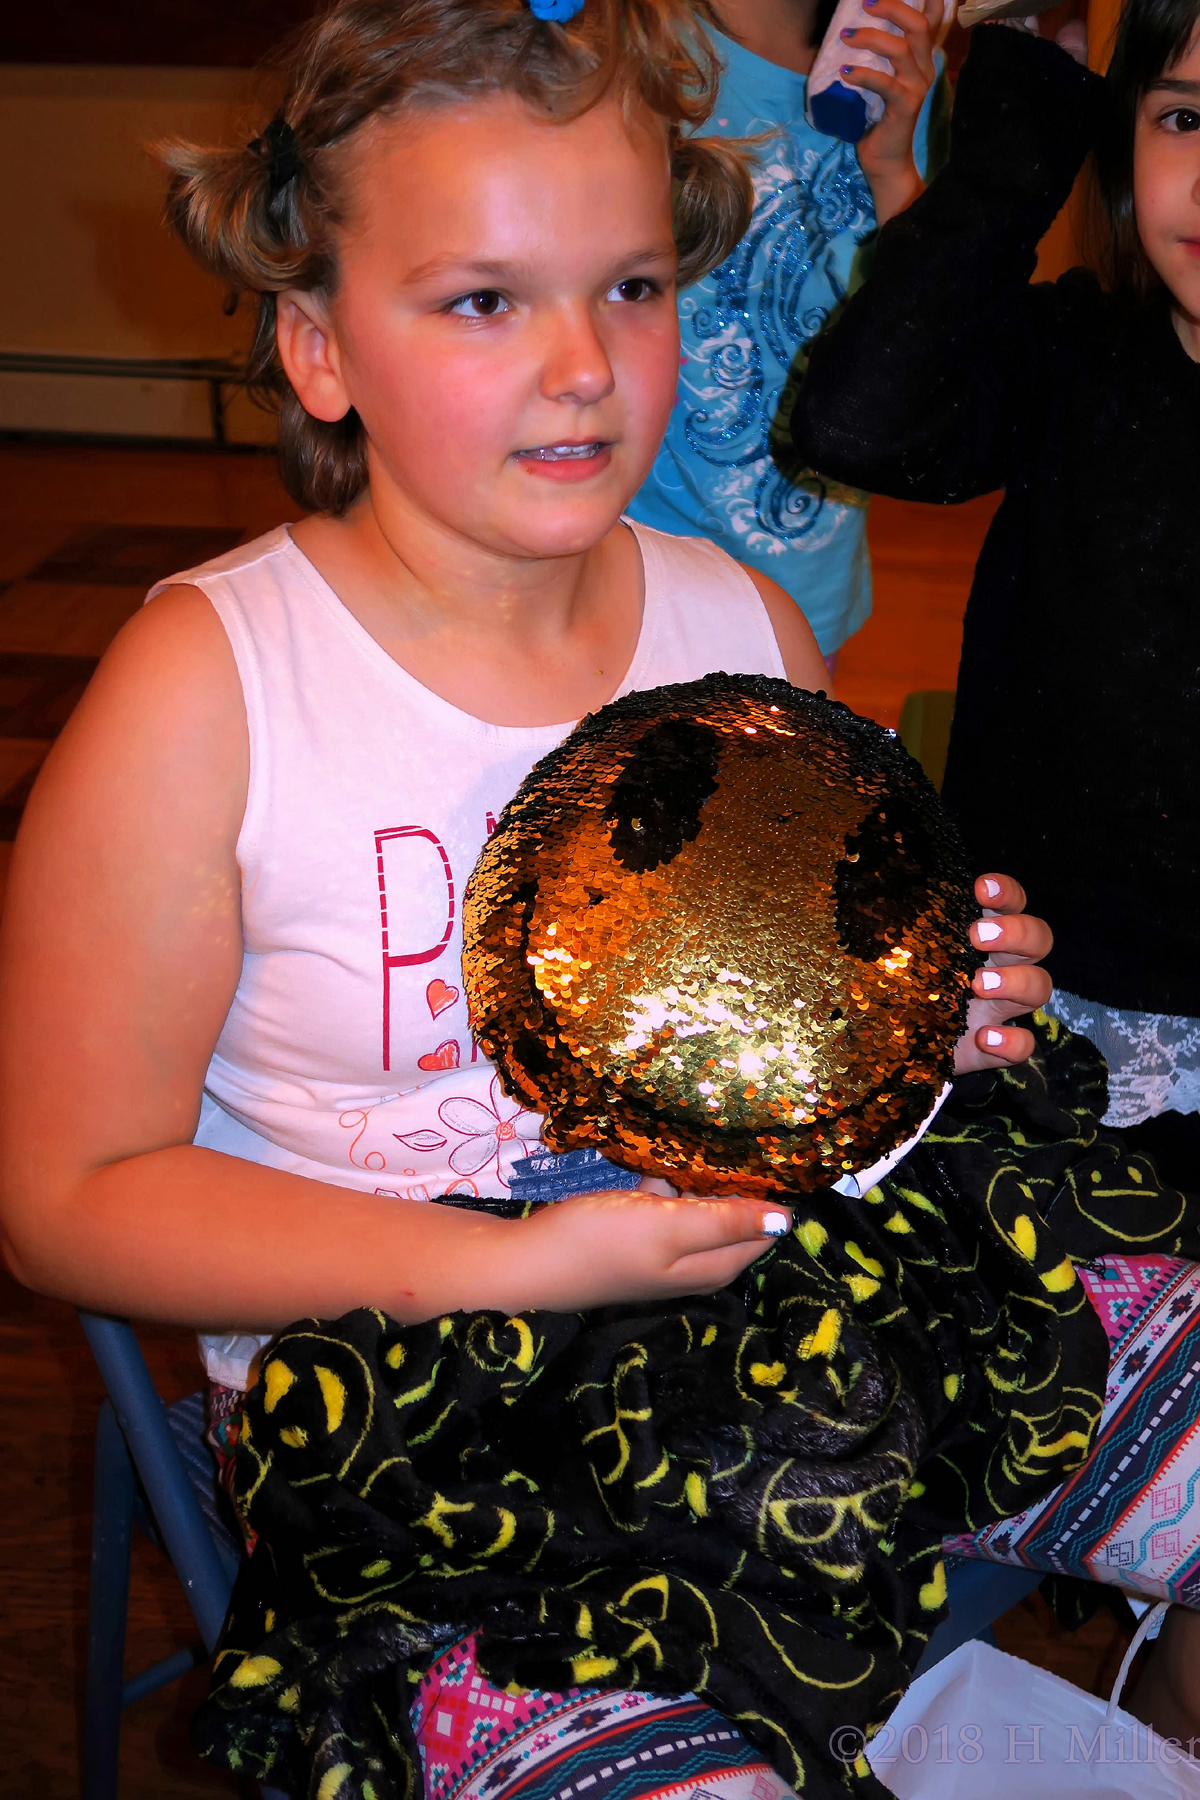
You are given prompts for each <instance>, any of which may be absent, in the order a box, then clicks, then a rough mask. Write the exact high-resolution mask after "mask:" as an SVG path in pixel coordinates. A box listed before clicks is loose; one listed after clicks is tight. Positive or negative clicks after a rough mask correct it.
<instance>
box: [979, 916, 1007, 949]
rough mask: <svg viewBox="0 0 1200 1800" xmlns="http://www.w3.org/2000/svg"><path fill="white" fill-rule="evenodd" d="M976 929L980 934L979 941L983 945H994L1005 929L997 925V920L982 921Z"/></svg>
mask: <svg viewBox="0 0 1200 1800" xmlns="http://www.w3.org/2000/svg"><path fill="white" fill-rule="evenodd" d="M975 929H976V931H977V932H978V933H979V941H980V943H981V944H992V943H994V942H995V941H996V939H997V938H998V937H999V936H1000V934H1001V932H1002V931H1003V930H1004V927H1003V925H997V923H996V921H995V919H980V921H979V923H978V925H977V926H976V927H975Z"/></svg>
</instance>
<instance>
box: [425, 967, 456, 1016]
mask: <svg viewBox="0 0 1200 1800" xmlns="http://www.w3.org/2000/svg"><path fill="white" fill-rule="evenodd" d="M425 999H426V1002H427V1004H428V1006H429V1016H430V1018H431V1019H436V1018H437V1016H438V1014H439V1013H444V1012H445V1010H446V1008H447V1007H448V1006H453V1005H454V1002H455V1001H456V1000H457V999H458V989H457V988H456V987H451V986H450V984H449V983H448V982H445V981H443V980H442V978H441V976H440V975H435V976H434V978H433V980H432V981H431V982H430V984H429V986H428V987H427V988H426V989H425Z"/></svg>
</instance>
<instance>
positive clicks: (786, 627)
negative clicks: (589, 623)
mask: <svg viewBox="0 0 1200 1800" xmlns="http://www.w3.org/2000/svg"><path fill="white" fill-rule="evenodd" d="M626 523H627V524H628V525H629V526H630V528H631V530H632V531H633V533H634V535H635V537H636V538H637V541H638V547H639V549H640V550H641V554H642V567H643V570H644V573H645V584H646V614H647V619H648V622H649V627H650V628H649V630H648V631H646V632H644V634H643V636H644V643H643V648H642V650H641V651H640V652H639V657H638V661H639V663H643V662H645V661H646V660H647V658H648V657H649V656H652V657H653V662H654V667H653V669H651V668H650V666H649V665H648V663H647V666H646V667H644V668H642V669H641V670H640V674H641V675H642V680H640V681H637V682H635V683H634V684H633V685H636V686H643V685H645V686H652V685H657V684H658V683H659V682H668V681H685V680H691V679H694V678H695V676H696V675H697V674H700V675H706V674H708V673H710V672H711V671H712V670H714V669H724V670H725V671H726V672H727V673H730V674H762V675H782V676H786V677H787V678H788V679H789V680H791V681H793V682H796V683H797V685H799V686H802V687H810V686H814V685H816V678H817V677H818V675H819V677H820V678H823V677H824V674H825V668H824V663H823V662H822V660H821V656H820V652H819V651H818V650H817V647H816V640H815V638H813V635H812V631H811V629H810V627H809V625H808V623H807V621H806V620H805V618H804V615H803V613H802V612H801V611H800V609H799V607H798V606H797V605H796V604H795V602H794V601H793V600H792V598H791V596H790V595H788V594H786V593H784V591H783V589H782V588H780V587H779V586H778V584H777V583H776V582H774V581H772V580H770V578H769V577H767V576H765V575H761V574H760V573H759V572H758V571H757V570H754V569H751V568H748V567H746V566H745V565H744V564H742V563H740V562H736V561H735V560H734V558H733V557H732V556H730V555H729V554H728V553H727V552H726V551H725V550H722V549H721V547H720V545H718V544H714V543H713V542H712V540H711V539H710V538H705V537H677V536H675V535H673V534H672V533H670V532H666V531H659V530H657V529H656V528H655V527H654V526H651V525H643V524H640V523H639V522H638V521H636V520H633V519H629V520H627V521H626ZM693 665H694V666H693Z"/></svg>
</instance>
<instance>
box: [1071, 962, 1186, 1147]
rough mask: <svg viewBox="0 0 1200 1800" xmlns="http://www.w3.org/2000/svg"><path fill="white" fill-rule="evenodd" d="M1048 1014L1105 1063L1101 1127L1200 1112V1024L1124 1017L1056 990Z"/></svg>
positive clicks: (1173, 1016) (1165, 1017)
mask: <svg viewBox="0 0 1200 1800" xmlns="http://www.w3.org/2000/svg"><path fill="white" fill-rule="evenodd" d="M1046 1011H1047V1012H1049V1013H1053V1014H1054V1016H1055V1018H1057V1019H1061V1020H1062V1022H1063V1024H1064V1025H1065V1026H1066V1027H1067V1028H1068V1030H1070V1031H1074V1032H1078V1034H1079V1036H1080V1037H1085V1038H1089V1039H1090V1040H1091V1042H1092V1043H1093V1044H1095V1046H1096V1048H1097V1050H1099V1052H1100V1054H1101V1056H1102V1057H1103V1058H1104V1060H1105V1062H1106V1063H1107V1064H1108V1111H1107V1112H1106V1113H1105V1115H1104V1118H1103V1120H1102V1121H1101V1123H1102V1124H1104V1125H1118V1126H1121V1125H1140V1124H1141V1122H1142V1120H1143V1119H1151V1118H1153V1117H1154V1116H1155V1115H1156V1114H1157V1113H1163V1112H1181V1113H1190V1112H1200V1019H1193V1018H1188V1017H1187V1016H1186V1015H1184V1014H1179V1013H1143V1012H1122V1011H1121V1010H1120V1009H1119V1008H1118V1007H1115V1006H1101V1005H1100V1004H1099V1003H1098V1002H1097V1001H1095V1000H1082V999H1080V997H1079V995H1078V994H1069V993H1067V992H1066V990H1065V989H1063V988H1056V989H1055V991H1054V995H1053V997H1052V998H1051V1000H1050V1001H1049V1002H1048V1004H1047V1007H1046Z"/></svg>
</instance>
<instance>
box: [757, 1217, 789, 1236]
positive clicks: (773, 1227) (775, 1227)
mask: <svg viewBox="0 0 1200 1800" xmlns="http://www.w3.org/2000/svg"><path fill="white" fill-rule="evenodd" d="M762 1228H763V1236H764V1237H786V1236H787V1234H788V1232H789V1231H790V1230H791V1226H790V1225H789V1224H788V1216H787V1214H786V1213H781V1212H769V1213H764V1214H763V1222H762Z"/></svg>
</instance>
